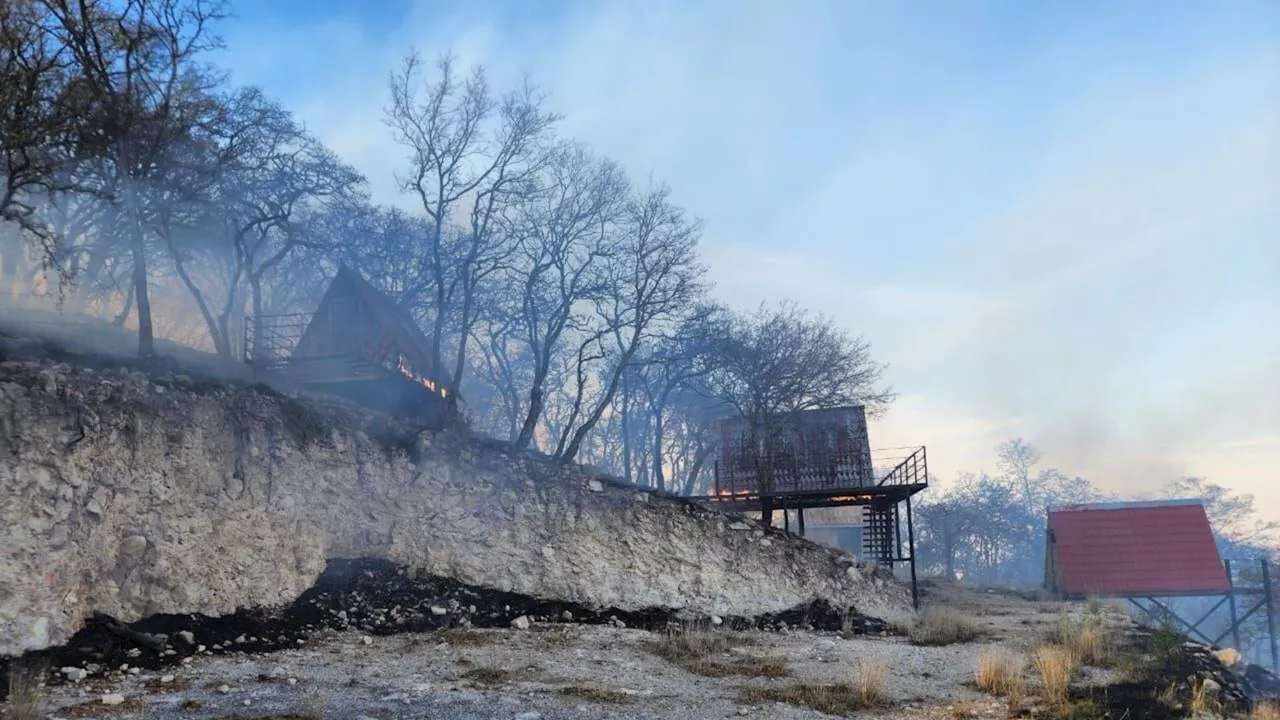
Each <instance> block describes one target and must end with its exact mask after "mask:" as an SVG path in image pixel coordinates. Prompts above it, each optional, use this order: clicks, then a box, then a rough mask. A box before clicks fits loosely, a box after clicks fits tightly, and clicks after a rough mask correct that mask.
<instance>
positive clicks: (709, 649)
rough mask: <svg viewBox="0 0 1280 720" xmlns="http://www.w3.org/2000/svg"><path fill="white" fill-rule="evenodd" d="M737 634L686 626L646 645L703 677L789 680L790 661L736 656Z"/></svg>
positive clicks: (659, 654)
mask: <svg viewBox="0 0 1280 720" xmlns="http://www.w3.org/2000/svg"><path fill="white" fill-rule="evenodd" d="M738 640H740V638H738V637H737V636H735V635H732V634H729V633H724V632H712V631H710V630H708V629H707V628H706V627H703V626H700V625H693V624H691V625H684V626H681V627H680V628H677V629H673V630H669V631H668V632H667V633H665V634H664V635H662V636H661V639H658V640H650V641H647V642H645V643H643V647H644V648H645V649H647V650H649V652H652V653H653V654H655V655H657V656H658V657H660V658H662V659H663V660H666V661H667V662H669V663H671V664H673V665H677V666H679V667H681V668H684V669H685V670H687V671H688V672H691V673H693V674H694V675H702V676H703V677H728V676H730V675H745V676H748V677H786V676H787V675H790V674H791V670H790V668H788V667H787V661H786V660H785V659H783V658H780V657H773V656H768V655H746V654H743V655H737V656H734V653H733V649H734V646H735V645H740V644H748V643H743V642H737V641H738Z"/></svg>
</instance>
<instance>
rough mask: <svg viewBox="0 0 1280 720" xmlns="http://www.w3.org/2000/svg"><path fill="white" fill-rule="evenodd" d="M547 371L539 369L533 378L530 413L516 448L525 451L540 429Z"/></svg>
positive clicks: (517, 438)
mask: <svg viewBox="0 0 1280 720" xmlns="http://www.w3.org/2000/svg"><path fill="white" fill-rule="evenodd" d="M546 381H547V371H546V370H545V369H544V368H543V367H539V368H538V369H537V371H536V374H535V375H534V377H533V387H531V388H530V389H529V411H528V412H527V413H525V416H524V422H523V423H521V425H520V434H519V435H517V436H516V440H515V443H514V444H515V447H516V449H517V450H524V449H525V448H527V447H529V443H531V442H533V432H534V430H536V429H537V428H538V419H539V418H541V417H542V411H543V404H544V402H545V401H544V400H543V396H542V386H543V385H545V384H546Z"/></svg>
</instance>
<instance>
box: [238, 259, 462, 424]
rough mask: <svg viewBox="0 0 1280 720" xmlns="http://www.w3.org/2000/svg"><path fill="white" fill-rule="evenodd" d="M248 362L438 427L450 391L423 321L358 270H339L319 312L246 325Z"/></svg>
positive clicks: (293, 379)
mask: <svg viewBox="0 0 1280 720" xmlns="http://www.w3.org/2000/svg"><path fill="white" fill-rule="evenodd" d="M245 360H246V362H248V363H249V364H250V365H254V366H257V367H259V368H262V369H264V370H269V371H273V372H278V373H281V374H284V375H286V376H288V377H289V378H290V379H291V380H292V381H293V382H295V383H297V384H298V385H300V386H302V387H304V388H306V389H310V390H315V391H319V392H325V393H328V394H331V395H336V396H339V397H343V398H346V399H348V400H351V401H353V402H356V403H359V404H361V405H364V406H366V407H369V408H372V409H374V410H380V411H383V412H387V413H392V414H395V415H398V416H402V417H406V418H412V419H414V420H417V421H425V422H427V423H430V424H438V423H439V422H440V421H442V420H443V418H444V412H445V409H446V406H447V390H446V389H445V387H444V385H443V384H442V383H441V382H440V381H439V379H440V378H442V377H443V374H442V373H440V372H439V371H438V369H437V367H436V364H435V362H434V359H433V355H432V352H431V345H430V343H429V342H428V341H427V338H426V337H425V336H424V335H423V333H422V331H421V330H419V329H418V326H417V324H416V323H415V322H414V321H413V320H412V318H410V317H409V316H408V314H407V313H405V312H404V311H403V310H401V309H400V308H399V307H397V306H396V304H395V303H394V302H392V301H391V299H390V298H388V297H387V296H386V295H384V294H383V293H381V292H379V291H378V289H377V288H375V287H373V285H371V284H369V282H368V281H367V280H365V279H364V278H363V277H361V276H360V274H359V273H357V272H355V271H354V270H351V269H350V268H347V267H345V266H344V267H340V268H339V269H338V272H337V275H335V276H334V278H333V282H332V283H330V285H329V288H328V290H326V291H325V294H324V297H323V298H321V300H320V304H319V306H318V307H317V308H316V311H315V312H314V313H310V314H301V315H277V316H267V317H263V318H259V319H257V320H254V321H252V322H251V323H250V324H249V325H248V326H247V328H246V338H245Z"/></svg>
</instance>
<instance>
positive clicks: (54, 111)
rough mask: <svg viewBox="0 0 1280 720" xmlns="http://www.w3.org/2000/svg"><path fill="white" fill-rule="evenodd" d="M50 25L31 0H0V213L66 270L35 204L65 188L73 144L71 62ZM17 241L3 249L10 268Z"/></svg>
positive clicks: (50, 264) (35, 0)
mask: <svg viewBox="0 0 1280 720" xmlns="http://www.w3.org/2000/svg"><path fill="white" fill-rule="evenodd" d="M51 26H52V17H51V15H50V13H49V10H48V8H47V7H46V6H45V5H44V3H42V2H39V1H38V0H6V2H4V3H0V163H3V174H2V176H0V221H4V222H8V223H13V224H15V225H16V226H17V227H18V228H20V233H18V234H17V235H15V236H14V238H15V239H18V238H20V237H21V236H23V235H25V236H26V237H27V238H32V239H35V240H36V241H37V242H38V243H39V244H40V246H41V249H42V251H43V252H42V260H43V261H44V264H45V265H46V266H47V267H54V268H57V269H59V271H60V274H62V275H63V276H64V277H67V276H69V274H70V272H69V270H68V269H67V268H66V267H64V266H63V265H62V264H61V262H60V261H61V259H62V258H61V257H60V254H59V252H58V250H59V248H58V240H57V237H56V234H55V233H54V232H53V231H52V230H51V229H50V228H49V227H48V224H47V223H45V222H43V221H42V220H41V218H40V217H39V214H38V212H37V210H38V207H39V206H40V205H42V204H45V203H47V202H49V201H51V200H52V198H53V196H54V195H55V193H57V192H58V191H60V190H64V189H67V187H68V185H69V183H68V179H67V178H68V176H67V173H66V163H67V162H68V159H69V158H70V157H71V156H73V155H74V152H75V135H76V133H75V130H76V119H77V112H76V111H77V107H76V106H75V103H74V93H73V92H71V88H72V79H73V74H72V68H71V67H70V66H69V65H70V64H69V62H68V55H67V53H66V52H65V47H64V46H63V44H62V43H61V42H60V41H59V39H58V37H57V36H56V35H55V33H54V32H53V31H52V27H51ZM18 248H19V246H18V245H17V244H15V245H14V246H12V247H11V248H10V249H8V250H7V251H6V253H5V261H6V265H10V267H11V268H12V265H11V263H13V262H15V261H16V255H17V254H18V253H17V251H18Z"/></svg>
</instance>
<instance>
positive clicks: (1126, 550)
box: [1045, 501, 1230, 597]
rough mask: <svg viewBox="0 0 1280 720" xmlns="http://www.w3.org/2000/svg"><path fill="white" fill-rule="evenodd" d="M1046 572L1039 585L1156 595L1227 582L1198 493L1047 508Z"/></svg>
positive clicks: (1219, 587)
mask: <svg viewBox="0 0 1280 720" xmlns="http://www.w3.org/2000/svg"><path fill="white" fill-rule="evenodd" d="M1045 574H1046V577H1045V582H1046V585H1048V586H1049V587H1050V588H1051V589H1055V590H1058V591H1059V592H1063V593H1065V594H1067V595H1132V596H1143V595H1151V596H1157V597H1158V596H1161V595H1180V594H1195V593H1203V594H1214V593H1221V592H1225V591H1226V590H1227V589H1228V588H1229V587H1230V585H1229V583H1228V581H1227V573H1226V570H1225V568H1224V567H1223V565H1222V557H1221V556H1220V555H1219V554H1218V546H1217V543H1215V542H1214V538H1213V530H1212V528H1210V526H1209V518H1208V516H1206V515H1205V511H1204V506H1203V505H1202V504H1201V503H1200V502H1199V501H1166V502H1154V503H1111V504H1105V505H1092V506H1077V507H1071V508H1066V509H1062V510H1055V511H1052V512H1050V513H1049V548H1048V561H1047V564H1046V568H1045Z"/></svg>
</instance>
